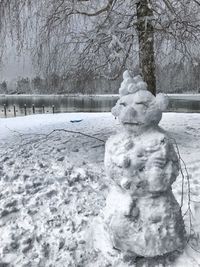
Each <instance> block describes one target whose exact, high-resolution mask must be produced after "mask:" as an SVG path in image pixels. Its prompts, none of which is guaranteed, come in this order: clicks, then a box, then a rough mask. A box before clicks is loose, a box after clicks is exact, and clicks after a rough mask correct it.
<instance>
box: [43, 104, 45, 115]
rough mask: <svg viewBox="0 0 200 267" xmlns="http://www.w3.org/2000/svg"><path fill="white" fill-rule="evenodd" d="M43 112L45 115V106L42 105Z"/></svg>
mask: <svg viewBox="0 0 200 267" xmlns="http://www.w3.org/2000/svg"><path fill="white" fill-rule="evenodd" d="M42 112H43V113H45V110H44V105H42Z"/></svg>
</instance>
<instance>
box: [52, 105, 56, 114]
mask: <svg viewBox="0 0 200 267" xmlns="http://www.w3.org/2000/svg"><path fill="white" fill-rule="evenodd" d="M52 112H53V114H54V113H55V106H54V105H53V106H52Z"/></svg>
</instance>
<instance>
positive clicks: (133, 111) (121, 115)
mask: <svg viewBox="0 0 200 267" xmlns="http://www.w3.org/2000/svg"><path fill="white" fill-rule="evenodd" d="M112 113H113V115H114V116H116V117H118V119H119V121H120V123H121V124H122V125H123V126H124V127H125V128H126V129H128V130H131V131H134V130H137V129H139V128H141V127H146V126H149V125H152V124H154V125H155V124H158V123H159V121H160V120H161V117H162V112H161V110H160V109H159V108H158V106H157V103H156V98H155V97H154V96H153V95H152V94H151V93H150V92H149V91H138V92H136V93H135V94H129V95H125V96H122V97H121V98H120V99H119V100H118V102H117V104H116V106H115V107H114V108H113V109H112Z"/></svg>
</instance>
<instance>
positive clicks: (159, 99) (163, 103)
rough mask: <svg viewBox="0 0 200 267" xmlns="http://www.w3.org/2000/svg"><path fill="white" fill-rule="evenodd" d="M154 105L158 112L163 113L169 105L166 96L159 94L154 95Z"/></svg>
mask: <svg viewBox="0 0 200 267" xmlns="http://www.w3.org/2000/svg"><path fill="white" fill-rule="evenodd" d="M156 104H157V106H158V108H159V109H160V110H162V111H165V110H166V109H167V107H168V104H169V98H168V96H166V95H164V94H161V93H160V94H157V95H156Z"/></svg>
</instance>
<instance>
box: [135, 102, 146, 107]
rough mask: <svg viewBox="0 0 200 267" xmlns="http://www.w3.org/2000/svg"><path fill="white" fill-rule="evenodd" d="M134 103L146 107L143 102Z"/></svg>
mask: <svg viewBox="0 0 200 267" xmlns="http://www.w3.org/2000/svg"><path fill="white" fill-rule="evenodd" d="M135 104H137V105H143V106H145V107H148V105H147V104H145V103H144V102H136V103H135Z"/></svg>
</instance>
